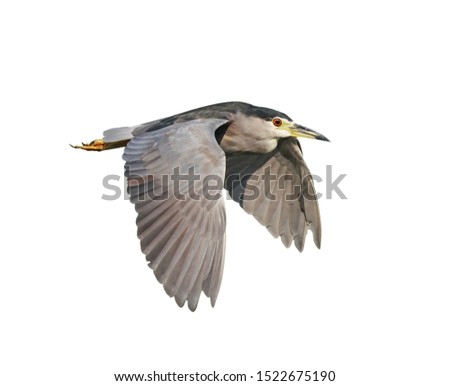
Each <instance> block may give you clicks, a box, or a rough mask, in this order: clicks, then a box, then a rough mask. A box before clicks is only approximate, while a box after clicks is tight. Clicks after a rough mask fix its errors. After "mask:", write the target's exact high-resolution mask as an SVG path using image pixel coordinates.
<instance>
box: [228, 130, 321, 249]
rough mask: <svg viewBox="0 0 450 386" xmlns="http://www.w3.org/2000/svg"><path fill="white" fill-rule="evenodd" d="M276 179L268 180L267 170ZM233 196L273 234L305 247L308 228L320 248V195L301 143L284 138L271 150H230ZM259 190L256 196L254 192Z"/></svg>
mask: <svg viewBox="0 0 450 386" xmlns="http://www.w3.org/2000/svg"><path fill="white" fill-rule="evenodd" d="M268 172H270V175H271V178H274V176H275V180H273V181H272V180H269V181H270V183H269V182H268V181H267V173H268ZM226 176H227V184H226V188H227V189H228V191H229V193H230V196H231V197H232V198H233V200H235V201H237V202H239V203H240V205H241V206H242V208H243V209H244V210H245V211H246V212H247V213H249V214H251V215H253V216H254V217H255V218H256V219H257V220H258V221H259V222H260V223H261V224H262V225H264V226H265V227H266V228H267V229H268V230H269V232H270V233H271V234H272V235H273V236H274V237H281V241H282V243H283V244H284V245H285V246H286V247H289V246H290V245H291V244H292V242H294V244H295V246H296V248H297V249H298V250H299V251H300V252H301V251H303V248H304V244H305V238H306V233H307V230H308V229H310V230H311V231H312V233H313V239H314V243H315V244H316V246H317V247H318V248H320V239H321V224H320V214H319V206H318V203H317V195H316V192H315V190H314V182H313V179H312V177H311V173H310V171H309V169H308V167H307V166H306V163H305V161H304V159H303V154H302V151H301V148H300V144H299V143H298V141H297V140H296V139H294V138H283V139H280V140H279V141H278V146H277V148H276V149H275V150H274V151H272V152H271V153H268V154H264V155H261V154H255V153H231V154H227V170H226ZM255 192H257V193H258V194H257V197H254V196H255Z"/></svg>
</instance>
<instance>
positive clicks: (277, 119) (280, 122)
mask: <svg viewBox="0 0 450 386" xmlns="http://www.w3.org/2000/svg"><path fill="white" fill-rule="evenodd" d="M272 123H273V125H274V126H276V127H280V126H281V125H282V123H283V121H282V120H281V118H274V119H272Z"/></svg>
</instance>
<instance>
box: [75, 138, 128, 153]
mask: <svg viewBox="0 0 450 386" xmlns="http://www.w3.org/2000/svg"><path fill="white" fill-rule="evenodd" d="M129 141H130V140H129V139H125V140H122V141H116V142H105V141H103V139H95V140H93V141H92V142H89V143H83V142H82V143H81V145H75V146H73V145H70V146H72V147H73V148H74V149H82V150H90V151H102V150H109V149H116V148H118V147H124V146H126V145H127V143H128V142H129Z"/></svg>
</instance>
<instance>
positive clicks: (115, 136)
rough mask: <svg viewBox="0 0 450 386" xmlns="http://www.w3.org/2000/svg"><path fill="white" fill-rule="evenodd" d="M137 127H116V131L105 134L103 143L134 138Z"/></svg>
mask: <svg viewBox="0 0 450 386" xmlns="http://www.w3.org/2000/svg"><path fill="white" fill-rule="evenodd" d="M136 127H137V126H130V127H116V128H115V129H109V130H106V131H104V132H103V141H105V142H106V143H110V142H118V141H126V140H129V139H131V138H133V134H132V133H133V130H134V129H135V128H136Z"/></svg>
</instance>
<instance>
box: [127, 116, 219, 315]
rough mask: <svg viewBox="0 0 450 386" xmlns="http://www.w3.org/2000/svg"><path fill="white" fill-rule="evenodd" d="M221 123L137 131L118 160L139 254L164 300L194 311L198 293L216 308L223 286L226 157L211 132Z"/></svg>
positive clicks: (197, 122)
mask: <svg viewBox="0 0 450 386" xmlns="http://www.w3.org/2000/svg"><path fill="white" fill-rule="evenodd" d="M226 122H227V121H225V120H221V119H197V120H192V121H189V122H184V123H174V124H171V125H170V126H167V127H164V128H161V129H158V130H155V131H148V132H145V131H143V132H139V133H138V134H137V135H136V136H135V137H134V138H133V139H132V140H131V141H130V142H129V143H128V145H127V147H126V148H125V152H124V156H123V158H124V160H125V161H126V163H125V175H126V177H127V179H128V193H129V195H130V200H131V202H132V203H134V204H135V208H136V211H137V213H138V216H137V220H136V223H137V227H138V237H139V239H140V241H141V249H142V252H143V253H144V254H145V255H146V258H147V261H148V263H149V266H150V268H152V269H153V272H154V273H155V276H156V278H157V279H158V281H159V282H160V283H162V284H163V286H164V289H165V290H166V292H167V294H168V295H169V296H171V297H172V296H174V297H175V300H176V302H177V304H178V305H179V306H180V307H182V306H183V305H184V303H185V302H186V301H187V302H188V306H189V309H190V310H192V311H194V310H195V309H196V307H197V304H198V300H199V297H200V294H201V292H202V290H203V292H204V293H205V294H206V295H207V296H208V297H210V298H211V304H212V305H213V306H214V304H215V302H216V299H217V295H218V293H219V288H220V283H221V280H222V271H223V260H224V247H225V226H226V220H225V206H224V199H223V196H222V189H223V179H224V175H225V155H224V152H223V151H222V149H221V148H220V146H219V145H218V144H217V141H216V140H215V137H214V132H215V130H216V128H217V127H219V126H220V125H222V124H224V123H226ZM133 134H135V133H133ZM189 173H190V174H191V176H192V177H189V178H190V179H191V182H189V181H187V180H186V179H187V178H188V177H187V176H188V175H189ZM194 176H195V178H198V179H194V178H193V177H194ZM207 176H215V177H207ZM206 177H207V178H206ZM205 178H206V179H205ZM208 186H209V187H213V188H214V189H213V190H211V189H209V191H207V190H205V189H206V188H207V187H208Z"/></svg>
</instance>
